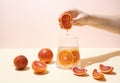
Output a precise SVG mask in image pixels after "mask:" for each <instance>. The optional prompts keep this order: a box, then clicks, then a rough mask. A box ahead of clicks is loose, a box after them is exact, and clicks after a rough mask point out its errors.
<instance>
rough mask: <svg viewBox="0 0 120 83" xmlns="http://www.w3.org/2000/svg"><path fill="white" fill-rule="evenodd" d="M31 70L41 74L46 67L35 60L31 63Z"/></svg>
mask: <svg viewBox="0 0 120 83" xmlns="http://www.w3.org/2000/svg"><path fill="white" fill-rule="evenodd" d="M32 69H33V70H34V72H35V73H43V72H44V71H45V70H46V69H47V65H46V63H44V62H42V61H37V60H35V61H33V63H32Z"/></svg>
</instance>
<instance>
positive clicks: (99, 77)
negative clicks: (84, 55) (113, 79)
mask: <svg viewBox="0 0 120 83" xmlns="http://www.w3.org/2000/svg"><path fill="white" fill-rule="evenodd" d="M92 75H93V78H94V79H97V80H101V79H103V78H104V75H103V74H102V73H101V72H98V71H97V69H94V70H93V73H92Z"/></svg>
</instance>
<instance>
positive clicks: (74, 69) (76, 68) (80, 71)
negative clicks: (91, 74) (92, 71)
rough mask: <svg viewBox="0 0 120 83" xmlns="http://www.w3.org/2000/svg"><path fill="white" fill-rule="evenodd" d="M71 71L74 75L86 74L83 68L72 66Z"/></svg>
mask: <svg viewBox="0 0 120 83" xmlns="http://www.w3.org/2000/svg"><path fill="white" fill-rule="evenodd" d="M72 70H73V72H74V74H75V75H78V76H83V75H86V72H87V70H86V69H84V68H78V67H73V69H72Z"/></svg>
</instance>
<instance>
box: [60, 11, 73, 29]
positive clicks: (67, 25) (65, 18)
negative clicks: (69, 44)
mask: <svg viewBox="0 0 120 83" xmlns="http://www.w3.org/2000/svg"><path fill="white" fill-rule="evenodd" d="M71 19H72V18H71V15H70V14H69V13H63V14H62V15H61V17H60V18H59V23H60V26H61V28H63V29H66V30H68V29H71V27H72V20H71Z"/></svg>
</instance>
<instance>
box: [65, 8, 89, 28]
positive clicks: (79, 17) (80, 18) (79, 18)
mask: <svg viewBox="0 0 120 83" xmlns="http://www.w3.org/2000/svg"><path fill="white" fill-rule="evenodd" d="M65 13H69V14H70V15H71V17H72V18H73V25H75V26H82V25H86V24H87V20H88V17H89V15H88V14H86V13H84V12H82V11H80V10H77V9H75V10H69V11H66V12H65Z"/></svg>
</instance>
